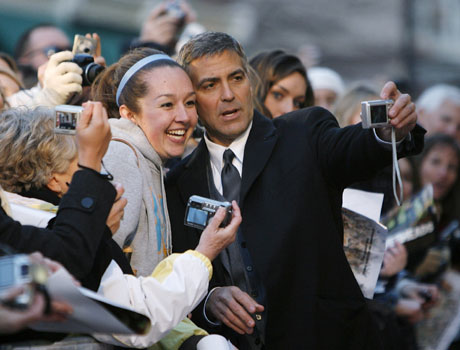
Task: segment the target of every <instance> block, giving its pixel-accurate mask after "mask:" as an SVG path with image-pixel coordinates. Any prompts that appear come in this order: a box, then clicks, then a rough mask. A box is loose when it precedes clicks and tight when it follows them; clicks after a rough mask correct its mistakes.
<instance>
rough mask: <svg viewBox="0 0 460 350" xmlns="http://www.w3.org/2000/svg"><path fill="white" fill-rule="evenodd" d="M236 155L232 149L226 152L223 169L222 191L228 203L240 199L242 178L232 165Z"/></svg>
mask: <svg viewBox="0 0 460 350" xmlns="http://www.w3.org/2000/svg"><path fill="white" fill-rule="evenodd" d="M234 157H235V153H233V152H232V150H231V149H227V150H225V152H224V167H223V169H222V173H221V177H222V191H223V194H224V197H225V199H226V200H228V201H232V200H236V201H238V199H239V197H240V185H241V177H240V173H239V172H238V170H237V169H236V167H235V166H234V165H233V164H232V160H233V158H234Z"/></svg>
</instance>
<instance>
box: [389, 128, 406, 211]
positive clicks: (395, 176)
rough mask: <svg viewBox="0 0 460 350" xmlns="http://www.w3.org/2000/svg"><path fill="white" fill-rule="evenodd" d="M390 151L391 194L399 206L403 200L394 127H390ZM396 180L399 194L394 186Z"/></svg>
mask: <svg viewBox="0 0 460 350" xmlns="http://www.w3.org/2000/svg"><path fill="white" fill-rule="evenodd" d="M391 153H392V157H393V171H392V173H393V195H394V197H395V200H396V204H398V206H401V204H402V202H403V200H404V198H403V197H404V196H403V183H402V179H401V172H400V171H399V164H398V153H397V151H396V131H395V128H394V127H392V128H391ZM396 180H398V184H399V196H398V193H397V188H396Z"/></svg>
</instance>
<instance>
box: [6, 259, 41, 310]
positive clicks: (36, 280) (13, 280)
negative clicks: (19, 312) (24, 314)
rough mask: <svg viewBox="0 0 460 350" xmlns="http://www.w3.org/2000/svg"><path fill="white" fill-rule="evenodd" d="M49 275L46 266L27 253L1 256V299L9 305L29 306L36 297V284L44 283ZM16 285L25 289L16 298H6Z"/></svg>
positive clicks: (24, 307) (14, 306)
mask: <svg viewBox="0 0 460 350" xmlns="http://www.w3.org/2000/svg"><path fill="white" fill-rule="evenodd" d="M47 276H48V273H47V269H46V267H45V266H43V265H41V264H36V263H33V262H31V261H30V259H29V257H28V256H27V255H25V254H16V255H7V256H3V257H0V301H1V302H2V304H4V305H7V306H8V307H13V308H18V309H26V308H28V307H29V306H30V303H31V301H32V300H33V298H34V293H35V286H36V285H37V284H44V283H45V282H46V279H47ZM14 287H22V288H23V290H24V291H23V292H22V293H21V294H20V295H18V296H17V297H15V298H14V299H11V300H5V297H6V296H7V294H8V293H9V291H10V290H11V288H14Z"/></svg>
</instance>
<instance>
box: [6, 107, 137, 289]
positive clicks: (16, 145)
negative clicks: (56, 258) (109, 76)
mask: <svg viewBox="0 0 460 350" xmlns="http://www.w3.org/2000/svg"><path fill="white" fill-rule="evenodd" d="M78 168H79V166H78V152H77V145H76V142H75V138H74V137H72V136H69V135H61V134H56V133H55V132H54V110H53V109H52V108H48V107H37V108H35V109H29V108H26V107H19V108H11V109H8V110H5V111H3V113H1V114H0V186H1V187H2V188H3V189H4V190H5V191H9V192H13V193H16V194H18V195H20V196H22V197H28V198H34V199H39V200H41V201H44V202H47V203H51V205H48V206H47V205H46V204H47V203H44V204H45V205H43V202H40V204H42V205H41V206H40V208H41V209H42V208H44V207H45V208H46V207H48V208H49V207H51V206H58V205H59V203H60V200H61V197H62V196H63V195H64V194H65V193H66V192H67V190H68V188H69V184H70V182H71V180H72V177H73V175H74V173H75V172H76V171H77V170H78ZM118 192H119V193H118V197H119V196H121V194H122V190H119V191H118ZM125 205H126V199H123V198H121V199H120V200H119V201H118V203H117V202H116V203H115V205H114V207H113V208H112V211H111V213H110V214H109V217H108V219H107V226H108V228H107V227H106V229H105V231H106V232H104V235H103V237H102V240H101V242H100V245H99V247H84V246H82V247H80V248H78V249H81V250H92V249H98V254H97V255H96V256H97V257H98V258H97V259H96V260H98V261H99V262H100V263H97V262H94V263H93V268H92V270H91V271H90V273H89V274H88V275H86V276H80V275H79V276H78V277H79V278H80V279H81V282H82V284H83V285H84V286H85V287H88V288H91V289H96V288H97V287H98V285H99V280H100V277H101V276H102V274H103V272H104V271H105V269H106V267H107V264H108V262H110V260H112V259H115V260H116V262H117V263H118V265H120V267H121V268H122V270H123V271H124V272H126V273H131V272H132V270H131V268H130V266H129V264H128V262H127V261H126V259H125V257H124V255H123V253H122V251H121V250H120V249H119V247H118V245H117V244H116V243H115V242H114V241H113V240H112V233H113V232H115V231H116V230H117V229H118V227H119V222H120V220H119V219H120V217H121V215H123V208H124V206H125ZM13 216H14V215H13ZM53 224H54V220H53V219H52V220H51V221H50V222H49V224H48V228H51V227H52V226H53ZM43 253H44V254H45V255H46V252H43ZM80 256H81V259H85V256H87V254H86V252H85V251H82V252H81V255H80ZM66 267H67V268H68V269H69V271H70V272H72V273H74V271H72V268H70V267H69V266H66Z"/></svg>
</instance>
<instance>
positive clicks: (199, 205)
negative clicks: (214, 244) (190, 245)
mask: <svg viewBox="0 0 460 350" xmlns="http://www.w3.org/2000/svg"><path fill="white" fill-rule="evenodd" d="M219 207H223V208H225V210H226V212H227V213H226V215H225V218H224V220H223V221H222V223H221V224H220V227H225V226H227V225H228V224H229V223H230V221H231V220H232V204H231V203H230V202H219V201H215V200H213V199H209V198H204V197H200V196H191V197H190V198H189V200H188V203H187V208H186V210H185V218H184V224H185V225H187V226H190V227H194V228H197V229H200V230H204V229H205V227H206V226H207V225H208V223H209V221H211V219H212V217H213V216H214V215H215V214H216V211H217V209H219Z"/></svg>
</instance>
